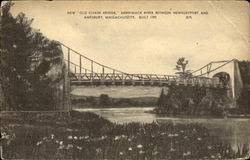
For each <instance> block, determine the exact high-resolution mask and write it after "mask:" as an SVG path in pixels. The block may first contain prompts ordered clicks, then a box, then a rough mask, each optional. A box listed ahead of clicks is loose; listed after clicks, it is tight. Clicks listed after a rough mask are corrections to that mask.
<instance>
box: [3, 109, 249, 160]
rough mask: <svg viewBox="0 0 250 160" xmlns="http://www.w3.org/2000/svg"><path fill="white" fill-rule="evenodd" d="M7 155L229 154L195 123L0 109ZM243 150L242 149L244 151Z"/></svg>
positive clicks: (136, 156) (150, 156) (231, 153)
mask: <svg viewBox="0 0 250 160" xmlns="http://www.w3.org/2000/svg"><path fill="white" fill-rule="evenodd" d="M1 122H3V123H2V124H3V125H1V132H2V133H5V136H4V140H3V142H2V143H3V156H4V157H5V158H8V159H115V160H116V159H152V160H154V159H231V158H235V157H236V156H243V155H238V154H237V153H234V151H233V150H232V149H231V147H230V145H229V144H228V143H226V142H223V141H221V140H220V139H219V138H218V137H214V136H211V135H210V134H209V131H208V130H207V129H206V128H204V127H202V126H200V125H198V124H188V125H184V124H178V125H175V124H173V123H165V124H160V125H159V124H157V123H151V124H140V123H128V124H123V125H121V124H113V123H111V122H109V121H107V120H105V119H103V118H102V117H99V116H98V115H95V114H93V113H80V112H76V111H72V112H70V114H67V113H64V114H58V113H48V114H41V113H16V114H14V115H13V114H12V115H10V114H1ZM246 153H247V152H244V154H246Z"/></svg>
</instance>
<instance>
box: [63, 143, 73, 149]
mask: <svg viewBox="0 0 250 160" xmlns="http://www.w3.org/2000/svg"><path fill="white" fill-rule="evenodd" d="M70 148H73V145H72V144H68V145H67V147H66V148H65V149H70Z"/></svg>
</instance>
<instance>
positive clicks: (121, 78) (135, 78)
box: [71, 73, 227, 88]
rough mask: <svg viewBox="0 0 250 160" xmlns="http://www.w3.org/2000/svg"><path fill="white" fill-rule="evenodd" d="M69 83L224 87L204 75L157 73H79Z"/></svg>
mask: <svg viewBox="0 0 250 160" xmlns="http://www.w3.org/2000/svg"><path fill="white" fill-rule="evenodd" d="M71 85H87V86H91V85H125V86H171V85H177V86H193V87H195V86H199V87H207V88H226V87H227V86H223V85H222V84H221V83H220V82H219V81H218V80H217V79H211V78H205V77H193V78H185V79H183V78H180V77H178V76H172V75H157V74H114V73H105V74H103V73H81V74H74V76H72V77H71Z"/></svg>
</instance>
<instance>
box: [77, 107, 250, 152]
mask: <svg viewBox="0 0 250 160" xmlns="http://www.w3.org/2000/svg"><path fill="white" fill-rule="evenodd" d="M153 109H154V108H153V107H132V108H84V109H75V110H78V111H81V112H93V113H95V114H98V115H100V116H102V117H103V118H106V119H108V120H110V121H111V122H114V123H119V124H123V123H129V122H139V123H151V122H153V121H155V122H157V123H166V122H172V123H174V124H178V123H182V124H189V123H199V124H201V125H203V126H205V127H206V128H207V129H209V131H210V133H211V134H212V135H217V136H219V137H220V138H221V139H223V140H226V141H228V142H230V144H231V146H232V148H233V149H234V150H235V151H237V149H238V146H239V147H240V148H241V147H242V146H243V144H247V145H249V147H250V123H249V122H250V119H247V118H183V117H182V118H176V117H167V116H165V117H164V116H163V117H162V116H161V117H159V116H157V115H155V114H153V113H149V111H152V110H153Z"/></svg>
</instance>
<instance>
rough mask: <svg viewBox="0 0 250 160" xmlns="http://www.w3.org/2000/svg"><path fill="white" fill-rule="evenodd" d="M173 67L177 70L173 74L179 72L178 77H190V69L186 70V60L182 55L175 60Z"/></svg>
mask: <svg viewBox="0 0 250 160" xmlns="http://www.w3.org/2000/svg"><path fill="white" fill-rule="evenodd" d="M176 63H177V64H176V66H175V69H176V70H178V71H179V72H176V73H175V74H179V75H180V77H191V76H192V74H191V73H190V72H191V71H190V70H186V67H187V64H188V60H185V58H184V57H182V58H179V59H178V61H177V62H176Z"/></svg>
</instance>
